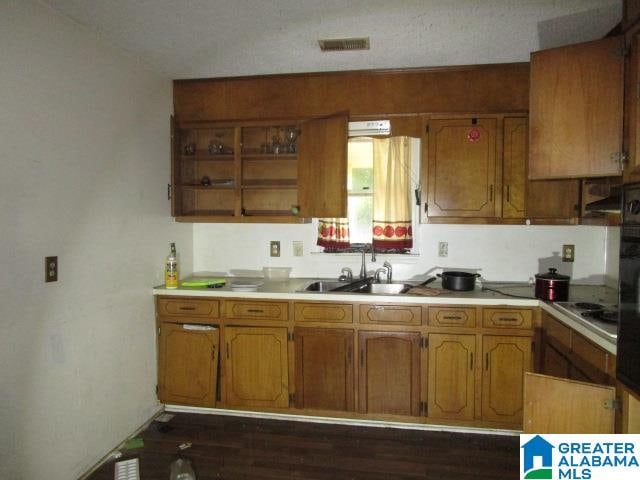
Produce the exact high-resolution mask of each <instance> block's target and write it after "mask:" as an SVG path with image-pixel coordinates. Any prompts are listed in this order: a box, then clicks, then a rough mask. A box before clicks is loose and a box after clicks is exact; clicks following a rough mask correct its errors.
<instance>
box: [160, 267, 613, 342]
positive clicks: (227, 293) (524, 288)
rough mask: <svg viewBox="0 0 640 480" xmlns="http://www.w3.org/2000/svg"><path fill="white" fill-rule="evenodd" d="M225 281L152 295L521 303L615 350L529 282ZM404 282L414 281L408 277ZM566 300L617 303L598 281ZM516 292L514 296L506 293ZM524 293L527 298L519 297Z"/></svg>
mask: <svg viewBox="0 0 640 480" xmlns="http://www.w3.org/2000/svg"><path fill="white" fill-rule="evenodd" d="M226 280H227V284H226V285H225V286H224V287H222V288H188V287H180V288H177V289H167V288H164V286H158V287H155V288H154V289H153V294H154V295H171V296H185V297H210V298H215V297H225V298H247V299H269V300H305V301H314V300H315V301H332V302H347V301H348V302H390V303H396V304H399V303H400V304H401V303H412V304H416V303H423V304H429V305H492V306H503V305H504V306H520V307H542V308H543V309H544V310H545V311H546V312H548V313H549V314H551V315H553V316H554V318H556V319H558V320H559V321H561V322H562V323H564V324H566V325H567V326H569V327H570V328H572V329H574V330H576V331H577V332H579V333H580V334H582V335H584V336H585V337H587V338H588V339H589V340H591V341H592V342H594V343H595V344H597V345H599V346H600V347H602V348H604V349H605V350H607V351H608V352H610V353H613V354H615V353H616V345H615V341H614V340H612V339H610V338H603V337H602V336H601V335H600V334H598V333H597V332H595V331H593V330H591V329H590V328H588V325H587V324H586V323H585V322H581V321H579V320H576V319H575V318H573V317H572V316H569V315H566V314H565V313H564V312H562V311H560V310H558V309H557V308H556V307H555V306H554V305H553V303H550V302H545V301H541V300H539V299H537V298H534V286H533V285H531V284H528V283H494V282H484V283H483V285H482V287H484V288H485V289H486V288H490V289H492V290H498V291H500V292H502V293H498V292H494V291H489V290H483V288H482V287H481V286H480V285H479V284H478V285H476V289H475V290H472V291H469V292H454V291H450V290H442V289H441V284H440V282H438V281H436V282H433V283H431V284H429V287H432V288H436V289H441V290H442V293H441V294H440V295H436V296H423V295H407V294H402V295H378V294H359V293H349V292H331V293H329V292H304V291H300V290H302V289H303V288H304V287H305V286H307V285H308V284H309V283H311V282H313V281H317V280H327V281H335V279H318V278H291V279H289V280H287V281H281V282H273V281H271V282H269V281H265V280H264V279H262V278H246V277H229V278H226ZM234 281H235V282H237V281H243V282H244V281H255V282H259V283H262V285H261V286H260V287H258V289H257V290H256V291H254V292H241V291H233V290H231V287H230V284H231V283H232V282H234ZM406 283H416V284H418V283H419V282H413V281H407V282H406ZM569 292H570V293H569V301H572V302H578V301H585V302H593V303H606V304H615V303H617V292H616V290H615V289H613V288H610V287H606V286H601V285H571V286H570V288H569ZM509 295H515V296H509ZM521 297H527V298H521Z"/></svg>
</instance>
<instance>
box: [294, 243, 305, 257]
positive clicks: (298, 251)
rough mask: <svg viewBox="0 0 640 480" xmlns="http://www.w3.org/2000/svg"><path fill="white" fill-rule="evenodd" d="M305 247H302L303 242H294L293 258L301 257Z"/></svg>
mask: <svg viewBox="0 0 640 480" xmlns="http://www.w3.org/2000/svg"><path fill="white" fill-rule="evenodd" d="M302 249H303V247H302V241H299V240H294V242H293V256H294V257H301V256H302V254H303V250H302Z"/></svg>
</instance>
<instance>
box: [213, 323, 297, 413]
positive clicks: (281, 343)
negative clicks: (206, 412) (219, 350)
mask: <svg viewBox="0 0 640 480" xmlns="http://www.w3.org/2000/svg"><path fill="white" fill-rule="evenodd" d="M224 340H225V351H226V353H225V357H226V358H225V362H224V365H225V392H226V403H227V404H228V405H231V406H247V407H288V406H289V373H288V360H287V358H288V356H287V329H286V328H274V327H225V329H224Z"/></svg>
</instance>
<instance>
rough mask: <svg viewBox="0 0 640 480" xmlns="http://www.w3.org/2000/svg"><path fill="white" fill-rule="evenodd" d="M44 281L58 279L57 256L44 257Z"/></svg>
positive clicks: (55, 280)
mask: <svg viewBox="0 0 640 480" xmlns="http://www.w3.org/2000/svg"><path fill="white" fill-rule="evenodd" d="M44 281H45V282H57V281H58V257H44Z"/></svg>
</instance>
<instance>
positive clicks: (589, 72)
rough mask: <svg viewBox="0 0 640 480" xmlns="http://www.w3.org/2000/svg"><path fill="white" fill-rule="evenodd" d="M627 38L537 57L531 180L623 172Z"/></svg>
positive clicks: (532, 95)
mask: <svg viewBox="0 0 640 480" xmlns="http://www.w3.org/2000/svg"><path fill="white" fill-rule="evenodd" d="M622 100H623V54H622V38H621V37H611V38H605V39H603V40H597V41H594V42H587V43H581V44H577V45H570V46H566V47H560V48H553V49H550V50H542V51H539V52H535V53H533V54H532V55H531V81H530V102H529V110H530V111H529V118H530V128H531V131H530V152H529V178H530V179H550V178H580V177H598V176H615V175H620V173H621V172H622V169H621V165H622V162H621V150H622Z"/></svg>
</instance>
